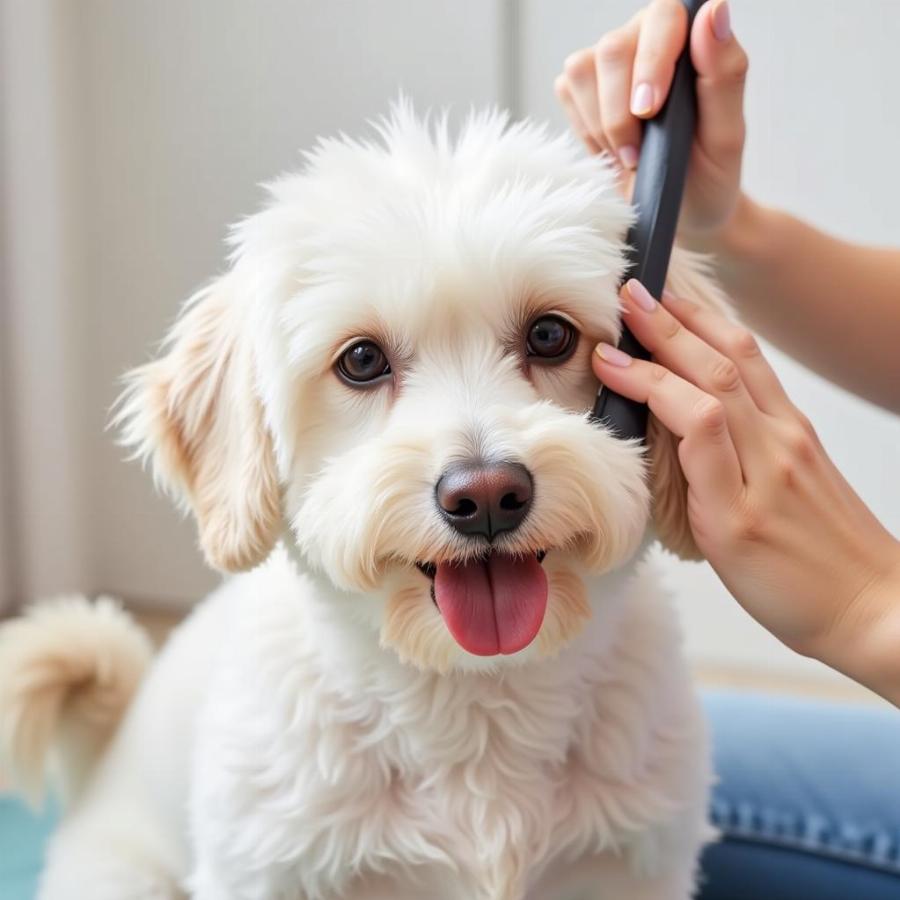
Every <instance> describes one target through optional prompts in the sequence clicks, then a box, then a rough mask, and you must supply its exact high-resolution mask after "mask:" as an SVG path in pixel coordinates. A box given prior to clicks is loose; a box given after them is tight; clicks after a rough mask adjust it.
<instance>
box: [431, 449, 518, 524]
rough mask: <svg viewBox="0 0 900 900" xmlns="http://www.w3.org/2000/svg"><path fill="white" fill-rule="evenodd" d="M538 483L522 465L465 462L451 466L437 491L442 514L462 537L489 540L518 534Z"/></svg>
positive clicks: (441, 479) (443, 476) (441, 478)
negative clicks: (479, 537) (471, 536)
mask: <svg viewBox="0 0 900 900" xmlns="http://www.w3.org/2000/svg"><path fill="white" fill-rule="evenodd" d="M533 494H534V482H533V481H532V478H531V472H529V471H528V469H526V468H525V466H523V465H521V464H520V463H511V462H500V463H482V462H465V463H457V464H456V465H453V466H450V468H449V469H447V471H446V472H444V474H443V475H442V476H441V477H440V479H439V480H438V483H437V487H436V488H435V495H436V497H437V502H438V508H439V509H440V511H441V515H442V516H443V517H444V518H445V519H446V520H447V522H449V524H451V525H452V526H453V527H454V528H455V529H456V530H457V531H459V532H460V533H461V534H472V535H474V534H480V535H482V536H484V537H486V538H487V539H488V540H489V541H493V540H494V538H495V537H496V536H497V535H498V534H500V533H501V532H503V531H515V529H516V528H518V527H519V526H520V525H521V524H522V522H524V521H525V517H526V516H527V515H528V510H529V509H530V507H531V498H532V496H533Z"/></svg>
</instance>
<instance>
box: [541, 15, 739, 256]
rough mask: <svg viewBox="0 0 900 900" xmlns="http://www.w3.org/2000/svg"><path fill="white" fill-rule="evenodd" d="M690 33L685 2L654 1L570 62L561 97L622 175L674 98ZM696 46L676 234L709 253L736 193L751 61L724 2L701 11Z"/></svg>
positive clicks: (592, 145) (588, 139) (560, 80)
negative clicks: (647, 124) (694, 114)
mask: <svg viewBox="0 0 900 900" xmlns="http://www.w3.org/2000/svg"><path fill="white" fill-rule="evenodd" d="M686 31H687V13H686V11H685V8H684V6H683V5H682V3H681V2H680V0H653V2H652V3H650V5H649V6H647V7H645V8H644V9H642V10H641V11H640V12H638V13H637V14H636V15H635V16H634V17H633V18H632V19H631V20H630V21H628V22H626V23H625V25H623V26H622V27H621V28H618V29H617V30H615V31H610V32H608V33H607V34H605V35H603V36H602V37H601V38H600V40H599V41H597V43H596V44H594V45H593V46H592V47H587V48H585V49H583V50H578V51H576V52H575V53H572V54H571V55H570V56H569V57H568V58H567V59H566V61H565V66H564V70H563V72H562V74H560V75H559V76H558V77H557V79H556V82H555V89H556V95H557V97H558V99H559V101H560V103H561V104H562V106H563V108H564V110H565V112H566V114H567V116H568V118H569V121H570V122H571V125H572V128H573V130H574V131H575V133H576V134H577V135H578V136H579V137H580V138H581V140H582V141H583V142H584V143H585V144H586V146H587V147H588V149H589V150H590V151H591V152H593V153H597V152H600V151H601V150H605V151H607V152H609V153H611V154H612V155H613V157H614V158H615V159H617V160H618V161H619V162H620V164H621V165H622V167H623V168H624V169H626V170H631V169H634V168H635V166H636V165H637V161H638V154H639V151H640V144H641V120H642V119H648V118H651V117H652V116H654V115H655V114H656V113H657V112H658V111H659V109H660V107H661V106H662V104H663V102H664V101H665V99H666V97H667V96H668V93H669V88H670V86H671V83H672V75H673V73H674V69H675V63H676V61H677V59H678V57H679V55H680V54H681V51H682V49H683V48H684V45H685V37H686ZM690 47H691V59H692V61H693V63H694V67H695V69H696V70H697V101H698V120H697V137H696V140H695V142H694V148H693V153H692V157H691V163H690V169H689V172H688V181H687V185H686V187H685V198H684V205H683V208H682V216H681V221H680V226H679V227H680V232H679V233H680V235H681V238H682V240H683V241H685V242H686V243H688V244H694V245H695V246H696V247H698V248H705V247H706V246H707V243H708V242H709V241H710V240H711V239H714V237H715V235H716V232H717V231H718V230H719V229H721V228H722V227H723V226H724V225H725V224H726V223H727V222H728V220H729V218H730V217H731V216H732V214H733V213H734V211H735V209H736V207H737V203H738V199H739V196H740V183H741V156H742V154H743V149H744V113H743V101H744V79H745V76H746V74H747V55H746V53H744V50H743V49H742V48H741V46H740V44H739V43H738V42H737V40H736V39H735V37H734V36H733V34H732V32H731V22H730V17H729V9H728V3H727V0H710V2H708V3H706V4H705V5H704V6H703V7H702V8H701V9H700V10H699V12H698V13H697V16H696V18H695V20H694V25H693V28H692V29H691V35H690Z"/></svg>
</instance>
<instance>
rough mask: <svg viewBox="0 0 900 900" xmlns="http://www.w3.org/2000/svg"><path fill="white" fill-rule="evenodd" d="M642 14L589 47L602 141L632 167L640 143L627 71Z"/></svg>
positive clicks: (639, 132)
mask: <svg viewBox="0 0 900 900" xmlns="http://www.w3.org/2000/svg"><path fill="white" fill-rule="evenodd" d="M641 21H642V14H641V13H639V14H638V15H636V16H634V17H633V18H632V19H631V21H629V22H628V23H627V24H625V25H623V26H622V27H621V28H618V29H616V30H615V31H610V32H608V33H607V34H605V35H604V36H603V37H602V38H600V40H599V41H598V42H597V45H596V46H595V47H594V49H593V62H594V70H595V72H596V82H595V84H596V91H597V95H598V102H599V110H600V119H601V120H602V121H601V126H602V128H603V134H604V137H605V141H606V143H607V144H608V145H609V147H610V150H611V151H612V152H613V153H614V154H615V155H616V156H617V157H618V159H619V162H620V163H621V164H622V166H623V167H624V168H625V169H634V168H636V166H637V162H638V149H639V147H640V145H641V123H640V121H639V120H638V119H636V118H635V117H634V115H633V114H632V112H631V71H632V68H633V66H634V56H635V52H636V51H637V44H638V36H639V34H640V29H641Z"/></svg>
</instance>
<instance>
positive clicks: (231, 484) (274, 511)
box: [114, 273, 282, 572]
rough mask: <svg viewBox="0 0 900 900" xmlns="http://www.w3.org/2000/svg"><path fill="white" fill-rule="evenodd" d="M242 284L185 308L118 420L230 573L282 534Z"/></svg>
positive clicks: (199, 297) (139, 374)
mask: <svg viewBox="0 0 900 900" xmlns="http://www.w3.org/2000/svg"><path fill="white" fill-rule="evenodd" d="M236 280H237V276H236V275H235V273H230V274H227V275H225V276H223V277H222V278H220V279H219V280H218V281H216V282H214V283H213V284H212V285H210V286H209V287H207V288H205V289H204V290H202V291H200V292H199V293H198V294H196V295H195V296H194V297H192V298H191V299H190V300H189V301H188V302H187V304H186V305H185V307H184V309H183V310H182V312H181V314H180V316H179V318H178V321H177V322H176V324H175V326H174V327H173V328H172V331H171V332H170V334H169V336H168V338H167V339H166V342H165V345H164V348H165V351H166V352H165V354H164V355H163V356H162V357H161V358H160V359H158V360H156V361H154V362H151V363H148V364H147V365H144V366H141V367H140V368H138V369H135V370H134V371H132V372H130V373H129V374H128V375H127V376H126V382H127V388H126V390H125V393H124V395H123V396H122V398H121V400H120V403H119V407H118V411H117V413H116V416H115V418H114V425H115V426H117V427H119V428H120V431H121V437H122V442H123V443H124V444H125V445H126V446H129V447H132V448H133V449H134V451H135V455H136V456H140V457H143V458H145V459H150V461H151V463H152V466H153V472H154V477H155V479H156V481H157V483H159V484H160V485H161V486H162V487H164V488H165V489H166V490H167V491H168V492H169V493H171V494H173V495H174V496H175V497H176V498H177V499H178V500H179V501H180V502H182V503H186V504H187V505H188V506H189V507H190V508H191V509H192V510H193V513H194V515H195V517H196V519H197V525H198V529H199V533H200V545H201V547H202V548H203V553H204V555H205V557H206V559H207V561H208V562H209V563H210V565H212V566H213V567H215V568H217V569H222V570H225V571H228V572H236V571H241V570H244V569H249V568H252V567H253V566H255V565H256V564H257V563H259V562H261V561H262V560H263V559H264V558H265V557H266V556H267V555H268V553H269V551H270V550H271V549H272V547H273V546H274V544H275V542H276V540H277V539H278V536H279V533H280V529H281V525H282V515H281V495H280V494H281V492H280V487H279V483H278V476H277V471H276V465H275V457H274V452H273V448H272V438H271V435H270V434H269V431H268V429H267V427H266V425H265V421H264V414H263V408H262V404H261V402H260V399H259V395H258V391H257V387H256V378H255V367H254V362H253V356H252V351H251V347H250V342H249V341H248V340H247V339H246V335H242V329H241V314H242V307H241V304H240V302H239V297H238V296H237V292H236Z"/></svg>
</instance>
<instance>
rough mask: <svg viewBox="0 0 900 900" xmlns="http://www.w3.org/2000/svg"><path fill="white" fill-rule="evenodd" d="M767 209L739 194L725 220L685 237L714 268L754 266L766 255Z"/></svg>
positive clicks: (743, 194)
mask: <svg viewBox="0 0 900 900" xmlns="http://www.w3.org/2000/svg"><path fill="white" fill-rule="evenodd" d="M768 217H769V210H767V209H765V208H764V207H762V206H760V205H759V204H758V203H757V202H756V201H755V200H753V199H752V198H751V197H749V196H747V194H745V193H743V192H741V193H740V194H739V195H738V198H737V201H736V202H735V204H734V208H733V209H732V211H731V213H730V214H729V215H728V217H727V218H726V219H725V220H724V221H723V222H722V223H721V224H720V225H718V226H717V227H716V228H715V229H711V230H709V231H704V232H698V233H692V234H685V235H684V239H683V243H684V244H685V245H686V246H687V247H688V248H689V249H691V250H695V251H697V252H699V253H705V254H708V255H709V256H711V257H712V258H713V262H714V264H715V265H716V266H717V267H722V268H725V269H741V268H743V267H745V266H747V265H751V264H755V263H757V262H758V261H759V260H760V259H761V258H762V257H763V256H765V253H766V244H767V240H766V239H767V237H768V230H769V228H770V227H771V224H770V223H768V222H767V219H768Z"/></svg>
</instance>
